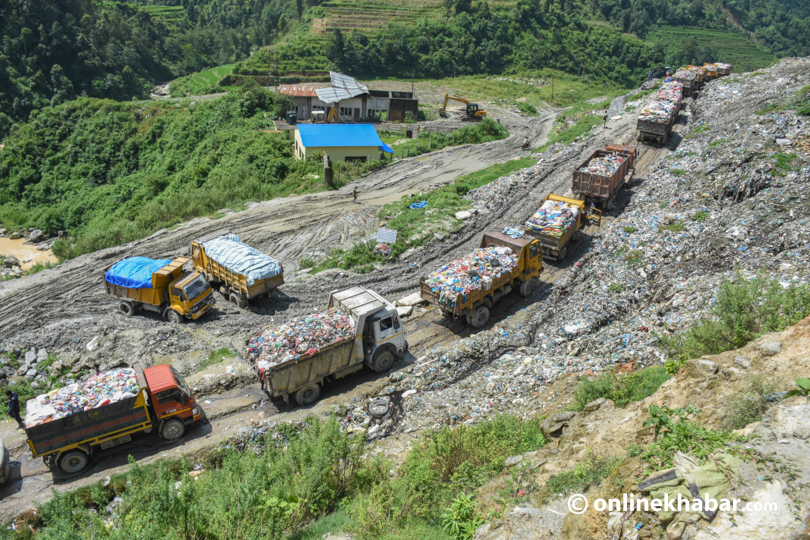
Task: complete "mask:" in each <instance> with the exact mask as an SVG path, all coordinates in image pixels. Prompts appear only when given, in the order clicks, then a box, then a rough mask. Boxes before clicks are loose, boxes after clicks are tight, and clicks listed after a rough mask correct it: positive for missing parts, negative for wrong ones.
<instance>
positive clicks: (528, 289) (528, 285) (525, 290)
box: [520, 278, 537, 298]
mask: <svg viewBox="0 0 810 540" xmlns="http://www.w3.org/2000/svg"><path fill="white" fill-rule="evenodd" d="M535 287H537V278H532V279H527V280H526V281H524V282H523V283H521V284H520V296H522V297H523V298H526V297H527V296H529V295H530V294H532V291H533V290H534V288H535Z"/></svg>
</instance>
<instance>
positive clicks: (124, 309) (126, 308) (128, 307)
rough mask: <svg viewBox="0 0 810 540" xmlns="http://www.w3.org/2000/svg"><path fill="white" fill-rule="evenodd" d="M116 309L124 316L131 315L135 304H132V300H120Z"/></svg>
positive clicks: (133, 313) (133, 312)
mask: <svg viewBox="0 0 810 540" xmlns="http://www.w3.org/2000/svg"><path fill="white" fill-rule="evenodd" d="M118 311H120V312H121V313H122V314H123V315H124V317H132V316H133V315H135V306H133V305H132V302H121V303H120V304H118Z"/></svg>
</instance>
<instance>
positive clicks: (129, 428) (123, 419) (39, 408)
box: [23, 364, 201, 474]
mask: <svg viewBox="0 0 810 540" xmlns="http://www.w3.org/2000/svg"><path fill="white" fill-rule="evenodd" d="M25 408H26V414H25V419H24V422H23V423H24V425H25V434H26V436H27V438H28V447H29V448H30V449H31V455H32V456H33V457H35V458H37V457H41V458H43V461H44V462H45V464H46V465H48V466H49V467H51V468H57V469H58V470H59V471H61V472H64V473H69V474H72V473H78V472H80V471H82V470H83V469H84V468H85V467H87V465H88V463H89V462H90V456H91V455H92V454H93V452H94V451H96V450H98V449H107V448H110V447H112V446H115V445H118V444H122V443H125V442H128V441H130V440H132V435H133V434H135V433H138V432H146V433H149V432H151V431H152V430H155V429H156V430H157V432H158V433H159V434H160V436H161V437H162V438H164V439H167V440H175V439H179V438H180V437H182V436H183V435H184V434H185V432H186V428H188V427H189V426H191V425H193V424H194V423H195V422H197V421H198V420H199V419H200V416H201V413H200V408H199V406H198V405H197V401H196V400H195V398H194V395H193V394H192V393H191V391H190V390H189V388H188V386H187V385H186V382H185V380H184V379H183V377H182V375H180V373H178V372H177V371H176V370H175V369H174V368H172V367H171V366H169V365H166V364H162V365H158V366H154V367H150V368H147V369H142V368H141V366H140V365H139V364H133V366H132V368H121V369H114V370H111V371H105V372H100V373H98V374H95V375H91V376H90V377H89V378H87V379H86V380H84V381H81V382H76V383H73V384H71V385H68V386H65V387H64V388H59V389H57V390H52V391H51V392H48V393H46V394H41V395H39V396H37V397H35V398H31V399H29V400H28V401H27V402H26V404H25Z"/></svg>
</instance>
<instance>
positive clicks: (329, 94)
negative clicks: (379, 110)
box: [315, 71, 368, 104]
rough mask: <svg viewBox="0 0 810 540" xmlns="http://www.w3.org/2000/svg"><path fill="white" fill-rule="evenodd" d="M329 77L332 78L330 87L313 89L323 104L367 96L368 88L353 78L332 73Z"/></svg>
mask: <svg viewBox="0 0 810 540" xmlns="http://www.w3.org/2000/svg"><path fill="white" fill-rule="evenodd" d="M329 76H330V77H331V78H332V86H331V87H329V88H316V89H315V93H316V94H318V99H320V100H321V101H323V102H324V103H330V104H331V103H338V102H340V101H343V100H344V99H349V98H353V97H357V96H362V95H363V94H368V86H366V85H365V84H360V83H359V82H357V80H356V79H354V78H353V77H349V76H348V75H344V74H343V73H335V72H334V71H330V72H329Z"/></svg>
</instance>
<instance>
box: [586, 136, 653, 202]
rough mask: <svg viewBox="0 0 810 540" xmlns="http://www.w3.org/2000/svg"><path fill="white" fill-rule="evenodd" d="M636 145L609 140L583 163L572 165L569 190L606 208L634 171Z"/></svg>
mask: <svg viewBox="0 0 810 540" xmlns="http://www.w3.org/2000/svg"><path fill="white" fill-rule="evenodd" d="M637 156H638V149H637V148H636V147H635V146H626V145H622V144H612V145H609V146H607V147H606V148H605V149H604V150H597V151H596V152H594V153H593V154H591V155H590V157H588V159H586V160H585V161H584V162H583V163H582V165H580V166H579V167H577V168H576V169H574V176H573V179H572V182H571V191H572V192H573V193H574V198H576V199H580V200H583V201H585V202H586V203H588V202H592V201H596V202H598V203H599V204H600V205H602V206H603V207H604V208H605V209H606V210H613V208H614V207H615V206H616V195H617V193H618V191H619V189H621V188H622V186H624V185H625V184H627V183H629V182H630V180H631V179H632V178H633V174H635V168H634V165H635V160H636V157H637Z"/></svg>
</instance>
